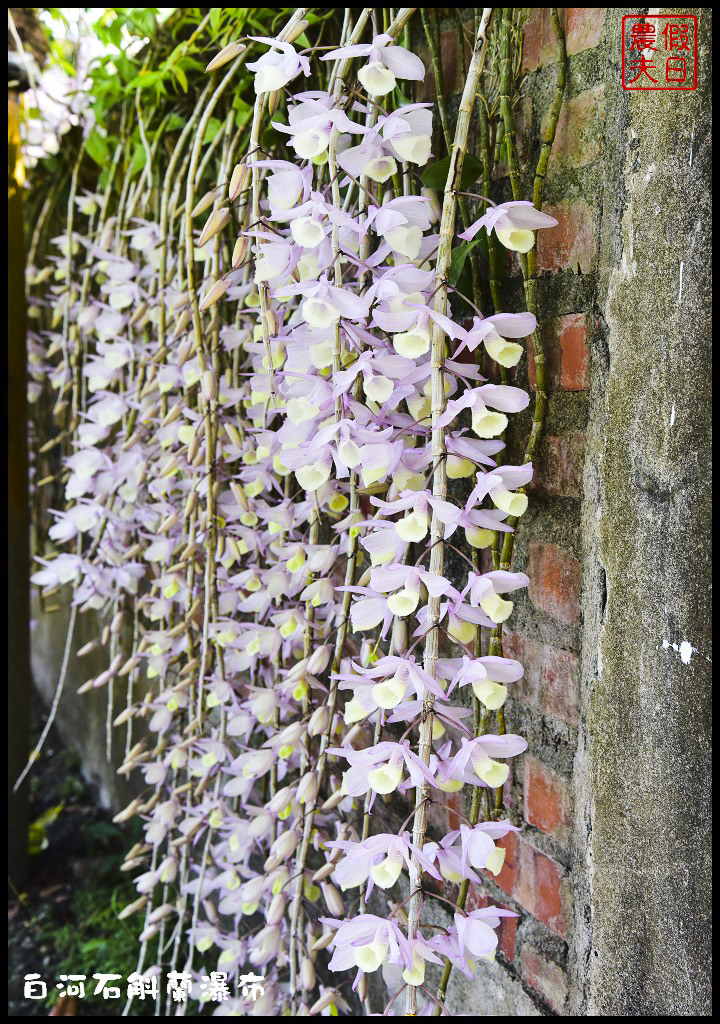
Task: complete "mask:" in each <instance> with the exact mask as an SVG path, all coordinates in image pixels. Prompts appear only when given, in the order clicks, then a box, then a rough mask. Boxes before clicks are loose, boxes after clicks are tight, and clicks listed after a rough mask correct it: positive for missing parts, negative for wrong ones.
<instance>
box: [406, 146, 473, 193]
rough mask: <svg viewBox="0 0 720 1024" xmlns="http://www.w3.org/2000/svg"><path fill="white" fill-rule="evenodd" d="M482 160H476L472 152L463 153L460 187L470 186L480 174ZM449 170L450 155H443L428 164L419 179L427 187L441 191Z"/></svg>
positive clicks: (462, 188)
mask: <svg viewBox="0 0 720 1024" xmlns="http://www.w3.org/2000/svg"><path fill="white" fill-rule="evenodd" d="M482 169H483V165H482V161H481V160H478V158H477V157H476V156H473V155H472V153H466V154H465V160H464V162H463V172H462V178H461V179H460V188H461V190H463V191H465V189H468V188H470V186H471V185H474V184H475V182H476V181H477V180H478V178H479V177H480V176H481V174H482ZM449 170H450V157H449V156H446V157H443V159H442V160H437V161H436V162H435V163H434V164H430V165H429V167H426V168H425V170H424V171H423V173H422V175H421V181H422V183H423V185H425V186H426V187H427V188H434V189H437V190H438V191H443V189H444V188H445V184H446V182H447V176H448V171H449Z"/></svg>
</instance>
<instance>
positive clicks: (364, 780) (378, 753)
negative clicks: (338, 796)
mask: <svg viewBox="0 0 720 1024" xmlns="http://www.w3.org/2000/svg"><path fill="white" fill-rule="evenodd" d="M328 754H335V755H337V756H338V757H344V758H346V759H347V761H348V762H349V763H350V768H349V769H348V770H347V771H346V772H345V775H344V776H343V787H344V789H345V791H346V792H347V793H348V795H349V796H362V795H363V794H364V793H367V792H368V791H372V792H373V795H374V794H376V793H383V794H385V793H392V792H394V791H395V789H397V787H398V784H399V783H400V780H401V778H402V774H403V764H404V765H405V768H406V770H407V773H408V775H409V776H410V779H411V781H412V784H413V785H414V786H420V785H422V784H423V782H429V783H430V785H432V786H434V785H435V778H434V776H433V774H432V772H431V771H430V769H429V768H428V767H427V765H426V764H425V763H424V762H423V761H422V760H421V759H420V758H419V757H418V755H417V754H415V753H414V752H413V751H412V750H411V749H410V744H409V742H408V741H407V740H404V741H403V742H402V743H394V742H392V741H390V740H383V741H382V742H380V743H376V744H375V746H374V747H370V748H368V749H367V750H353V748H352V747H328Z"/></svg>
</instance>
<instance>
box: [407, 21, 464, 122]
mask: <svg viewBox="0 0 720 1024" xmlns="http://www.w3.org/2000/svg"><path fill="white" fill-rule="evenodd" d="M418 54H419V56H420V59H421V60H422V62H423V64H424V65H425V79H424V81H423V82H419V83H418V86H417V96H418V100H420V101H421V102H423V103H430V102H433V101H434V100H435V72H434V70H433V66H432V58H431V56H430V50H429V49H428V48H427V47H425V46H422V47H420V48H419V49H418ZM465 54H466V59H467V60H468V63H469V60H470V48H469V47H467V46H466V48H465ZM440 61H441V64H442V75H443V91H444V93H445V96H453V95H455V94H456V93H459V92H461V91H462V88H463V85H464V83H465V79H464V77H463V70H462V61H461V60H460V58H459V56H458V37H457V31H456V29H455V27H454V26H453V28H448V29H445V31H444V32H443V33H442V35H441V37H440Z"/></svg>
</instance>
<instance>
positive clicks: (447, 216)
mask: <svg viewBox="0 0 720 1024" xmlns="http://www.w3.org/2000/svg"><path fill="white" fill-rule="evenodd" d="M492 11H493V9H492V8H491V7H486V8H484V9H483V16H482V20H481V22H480V28H479V31H478V34H477V38H476V40H475V47H474V50H473V54H472V58H471V61H470V67H469V70H468V76H467V79H466V81H465V87H464V89H463V93H462V98H461V100H460V109H459V111H458V118H457V124H456V126H455V139H454V141H453V147H452V152H451V154H450V167H449V168H448V177H447V182H446V185H445V196H444V200H443V208H442V217H441V220H440V248H439V250H438V258H437V264H436V280H437V281H438V282H439V288H438V291H437V293H436V295H435V303H434V308H435V311H436V312H438V313H442V314H445V312H446V310H447V295H448V280H447V277H448V273H449V270H450V261H451V250H452V239H453V235H454V233H455V211H456V202H457V199H456V196H455V191H456V190H457V189H460V187H461V186H460V181H461V178H462V168H463V159H464V156H465V152H466V149H467V141H468V133H469V129H470V119H471V116H472V111H473V107H474V104H475V96H476V93H477V88H478V83H479V81H480V75H481V73H482V68H483V63H484V61H485V52H486V49H487V32H488V26H489V23H490V17H491V15H492ZM444 362H445V336H444V334H443V331H442V330H441V329H440V327H439V326H438V325H437V324H434V323H433V329H432V361H431V367H432V370H431V380H432V423H433V428H432V458H433V466H434V476H433V496H434V497H437V498H440V499H442V500H444V499H445V494H446V490H447V476H446V466H445V455H446V450H445V431H444V429H443V428H442V427H438V426H437V421H438V420H439V419H440V417H441V416H442V414H443V412H444V411H445V401H446V399H445V375H444V370H443V367H444ZM444 534H445V526H444V524H443V523H442V522H441V521H440V519H439V518H438V516H437V514H436V513H435V512H433V517H432V524H431V528H430V544H431V545H432V552H431V555H430V567H429V568H430V572H431V573H432V574H433V575H435V576H442V574H443V570H444V560H445V558H444V556H445V552H444V545H443V544H442V538H443V537H444ZM439 621H440V598H439V597H437V598H433V597H429V598H428V617H427V627H428V629H429V633H428V636H427V639H426V642H425V654H424V662H423V665H424V668H425V671H426V672H428V674H429V675H431V676H433V678H434V677H435V673H436V665H437V660H438V656H439V653H440V633H439V630H438V629H437V625H438V622H439ZM433 706H434V698H433V697H432V695H431V694H427V695H426V697H425V700H424V701H423V712H422V722H421V725H420V736H419V744H418V753H419V756H420V758H421V760H422V761H423V762H424V763H425V764H428V763H429V761H430V753H431V750H432V724H433ZM427 794H428V785H427V783H423V785H421V786H417V788H416V803H415V808H416V810H415V820H414V822H413V843H414V845H415V847H416V848H417V849H419V850H422V848H423V845H424V843H425V830H426V826H427ZM414 865H415V868H416V870H417V872H418V877H421V875H422V869H421V866H420V864H419V863H418V862H417V859H415V860H414ZM421 906H422V894H421V893H420V892H418V893H417V894H416V895H415V896H414V897H413V899H412V900H411V901H410V906H409V910H408V938H409V939H410V940H412V939H413V938H415V936H416V935H417V933H418V930H419V927H420V911H421ZM416 1012H417V991H416V989H415V986H413V985H409V986H408V990H407V1001H406V1008H405V1013H406V1016H414V1015H415V1014H416Z"/></svg>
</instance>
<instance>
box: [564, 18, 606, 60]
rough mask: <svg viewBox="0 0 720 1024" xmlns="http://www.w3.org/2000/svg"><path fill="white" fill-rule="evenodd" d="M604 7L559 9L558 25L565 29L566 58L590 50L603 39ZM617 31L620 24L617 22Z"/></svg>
mask: <svg viewBox="0 0 720 1024" xmlns="http://www.w3.org/2000/svg"><path fill="white" fill-rule="evenodd" d="M605 11H606V8H604V7H566V8H565V9H564V10H563V9H562V8H561V9H560V24H561V25H562V26H563V28H564V29H565V46H566V49H567V53H568V57H573V56H574V55H575V54H576V53H582V51H583V50H591V49H592V48H593V47H594V46H597V45H598V43H599V42H600V40H601V39H602V37H603V28H604V25H605ZM617 28H618V31H619V30H620V24H619V20H618V25H617Z"/></svg>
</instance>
